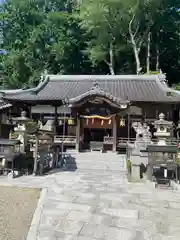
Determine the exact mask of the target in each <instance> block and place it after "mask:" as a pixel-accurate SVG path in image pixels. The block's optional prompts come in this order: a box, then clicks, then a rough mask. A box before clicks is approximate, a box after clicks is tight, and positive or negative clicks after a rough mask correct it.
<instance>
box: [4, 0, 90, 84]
mask: <svg viewBox="0 0 180 240" xmlns="http://www.w3.org/2000/svg"><path fill="white" fill-rule="evenodd" d="M73 10H75V3H74V1H70V0H67V1H62V0H56V1H51V0H47V1H42V0H34V1H22V0H11V1H8V2H7V3H5V4H3V5H2V7H1V22H2V25H1V27H2V32H3V43H2V48H3V49H6V50H7V51H8V54H7V55H5V56H1V60H2V61H1V62H2V65H1V68H2V71H3V75H4V78H5V79H4V83H5V84H4V85H5V87H10V88H17V87H18V88H19V87H27V86H33V85H36V84H37V82H38V79H39V76H40V74H41V73H42V72H43V71H44V70H45V69H47V71H48V72H49V73H51V74H57V73H69V74H80V73H83V72H86V70H87V72H88V71H90V70H89V66H90V64H88V63H87V61H86V58H85V57H84V56H83V54H82V52H81V49H82V48H84V42H85V41H83V39H82V34H81V30H80V28H79V26H78V22H77V19H76V18H74V14H73Z"/></svg>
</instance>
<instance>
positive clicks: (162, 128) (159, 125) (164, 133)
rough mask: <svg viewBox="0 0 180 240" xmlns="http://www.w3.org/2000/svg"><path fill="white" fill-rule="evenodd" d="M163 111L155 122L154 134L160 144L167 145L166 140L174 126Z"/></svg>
mask: <svg viewBox="0 0 180 240" xmlns="http://www.w3.org/2000/svg"><path fill="white" fill-rule="evenodd" d="M164 118H165V115H164V114H163V113H160V114H159V120H157V121H155V122H154V126H155V128H156V132H155V133H154V136H155V137H157V139H158V142H157V144H158V145H163V146H164V145H166V141H167V139H168V138H170V137H171V132H170V129H171V128H172V122H169V121H166V120H165V119H164Z"/></svg>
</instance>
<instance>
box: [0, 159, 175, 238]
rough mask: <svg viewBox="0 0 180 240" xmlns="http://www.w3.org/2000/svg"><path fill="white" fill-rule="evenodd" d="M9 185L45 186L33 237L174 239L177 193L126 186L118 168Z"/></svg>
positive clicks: (25, 179)
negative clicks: (35, 234)
mask: <svg viewBox="0 0 180 240" xmlns="http://www.w3.org/2000/svg"><path fill="white" fill-rule="evenodd" d="M92 161H95V159H93V160H92ZM99 161H100V160H99ZM122 161H123V160H122ZM0 184H5V182H4V180H3V179H2V180H0ZM6 184H7V183H6ZM9 184H14V185H18V186H26V187H28V186H29V187H41V188H44V189H46V190H47V191H46V193H45V196H44V199H43V200H42V202H41V205H40V210H39V212H38V213H39V214H41V217H40V220H39V223H38V225H37V224H36V225H37V226H35V225H34V226H33V227H34V231H35V230H38V231H37V236H36V240H99V239H101V240H121V239H122V240H179V236H180V193H179V192H176V191H170V190H164V189H154V188H153V187H152V185H145V184H143V183H130V184H129V183H127V181H126V177H125V172H123V171H119V172H118V171H113V170H110V171H107V170H100V169H97V170H92V169H79V170H78V169H77V170H76V171H64V172H59V173H55V174H52V175H48V176H43V177H33V176H24V177H21V178H17V179H14V180H13V181H12V182H9ZM33 227H32V229H31V230H32V231H33ZM32 240H35V238H32Z"/></svg>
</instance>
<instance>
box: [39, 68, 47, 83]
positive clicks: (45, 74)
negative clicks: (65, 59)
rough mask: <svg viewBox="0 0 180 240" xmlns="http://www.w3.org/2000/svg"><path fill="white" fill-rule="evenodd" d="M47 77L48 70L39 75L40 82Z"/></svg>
mask: <svg viewBox="0 0 180 240" xmlns="http://www.w3.org/2000/svg"><path fill="white" fill-rule="evenodd" d="M47 75H48V70H47V69H44V72H43V73H41V77H40V82H43V81H44V80H45V78H46V76H47Z"/></svg>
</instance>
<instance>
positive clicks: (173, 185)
mask: <svg viewBox="0 0 180 240" xmlns="http://www.w3.org/2000/svg"><path fill="white" fill-rule="evenodd" d="M169 185H170V187H172V188H173V190H178V191H179V190H180V184H178V183H176V182H175V181H173V180H171V181H170V182H169Z"/></svg>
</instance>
